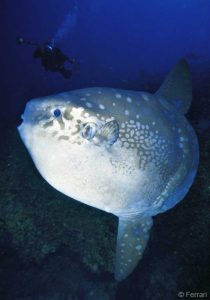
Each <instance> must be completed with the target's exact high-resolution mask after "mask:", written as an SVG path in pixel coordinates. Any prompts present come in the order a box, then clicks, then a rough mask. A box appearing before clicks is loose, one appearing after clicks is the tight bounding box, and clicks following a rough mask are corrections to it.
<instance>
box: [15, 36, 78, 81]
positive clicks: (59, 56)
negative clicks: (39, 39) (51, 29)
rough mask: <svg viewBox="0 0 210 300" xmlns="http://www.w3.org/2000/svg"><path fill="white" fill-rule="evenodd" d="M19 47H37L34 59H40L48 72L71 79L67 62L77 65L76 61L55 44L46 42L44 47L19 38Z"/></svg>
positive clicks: (70, 71)
mask: <svg viewBox="0 0 210 300" xmlns="http://www.w3.org/2000/svg"><path fill="white" fill-rule="evenodd" d="M17 42H18V44H19V45H31V46H36V49H35V51H34V53H33V57H34V58H40V59H41V64H42V66H43V68H44V69H45V70H46V71H52V72H59V73H61V74H62V75H63V77H64V78H66V79H69V78H70V77H71V76H72V70H69V69H66V68H65V62H69V63H71V64H75V62H76V61H75V59H73V58H71V59H70V58H69V57H68V56H66V55H65V54H64V53H63V52H62V51H61V50H60V49H59V48H58V47H55V45H54V43H53V42H46V43H44V44H43V45H39V44H37V43H33V42H30V41H26V40H24V39H23V38H22V37H18V38H17Z"/></svg>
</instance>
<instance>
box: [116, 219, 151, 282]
mask: <svg viewBox="0 0 210 300" xmlns="http://www.w3.org/2000/svg"><path fill="white" fill-rule="evenodd" d="M152 223H153V222H152V218H151V217H148V216H147V217H145V216H142V215H135V216H120V217H119V224H118V235H117V250H116V262H115V279H116V280H118V281H121V280H123V279H124V278H126V277H127V276H128V275H129V274H130V273H131V272H132V271H133V269H134V268H135V267H136V265H137V264H138V262H139V260H140V259H141V257H142V255H143V252H144V249H145V247H146V245H147V241H148V239H149V229H150V228H151V226H152Z"/></svg>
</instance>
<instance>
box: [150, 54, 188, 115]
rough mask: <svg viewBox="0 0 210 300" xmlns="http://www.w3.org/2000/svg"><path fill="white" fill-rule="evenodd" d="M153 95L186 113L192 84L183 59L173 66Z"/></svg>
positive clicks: (186, 64)
mask: <svg viewBox="0 0 210 300" xmlns="http://www.w3.org/2000/svg"><path fill="white" fill-rule="evenodd" d="M155 95H156V96H158V98H164V99H165V100H167V101H169V102H170V103H173V104H174V105H175V106H176V108H177V109H178V110H179V111H180V112H182V113H183V114H186V113H187V112H188V110H189V108H190V104H191V101H192V83H191V74H190V70H189V66H188V63H187V61H186V60H185V59H181V60H180V61H179V62H178V63H177V64H176V65H175V67H174V68H173V69H172V70H171V72H170V73H169V74H168V76H167V77H166V79H165V81H164V82H163V84H162V85H161V87H160V89H159V90H158V91H157V92H156V94H155Z"/></svg>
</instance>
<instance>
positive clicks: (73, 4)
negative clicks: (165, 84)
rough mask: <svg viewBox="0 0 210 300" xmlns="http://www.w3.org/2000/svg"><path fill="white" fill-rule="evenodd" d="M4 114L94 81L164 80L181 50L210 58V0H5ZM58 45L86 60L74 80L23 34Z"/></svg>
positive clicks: (199, 62) (194, 60) (195, 58)
mask: <svg viewBox="0 0 210 300" xmlns="http://www.w3.org/2000/svg"><path fill="white" fill-rule="evenodd" d="M0 6H1V10H0V14H1V15H0V17H1V24H2V26H1V28H0V33H1V49H0V51H1V56H0V65H1V91H0V93H1V94H0V98H1V99H4V101H3V102H4V103H5V101H6V105H5V107H4V109H3V110H0V116H1V119H2V118H3V119H4V120H5V121H14V119H15V120H17V119H18V116H19V114H20V113H21V112H22V110H23V107H24V104H25V102H26V101H27V99H28V98H31V97H35V96H40V95H46V94H51V93H53V92H58V91H63V90H69V89H73V88H78V87H87V86H115V87H123V88H124V87H125V88H132V89H134V88H135V89H139V88H141V87H143V86H144V85H145V84H151V85H152V84H154V87H158V85H159V84H160V82H161V81H162V78H163V77H164V76H165V74H166V72H167V71H168V70H169V69H170V68H171V66H172V65H174V64H175V63H176V61H177V60H178V59H179V58H180V57H187V58H188V60H189V62H190V64H191V68H192V69H193V70H196V68H198V69H199V70H200V67H201V68H204V69H205V68H206V67H207V65H208V66H209V65H210V39H209V36H210V2H209V1H208V0H175V1H169V0H142V1H139V0H130V1H129V2H128V1H127V0H120V1H119V0H116V1H113V0H100V1H98V0H91V1H88V0H77V1H76V0H73V1H67V0H64V1H62V2H61V1H60V0H53V1H50V0H47V1H44V2H43V3H41V2H40V1H34V0H31V1H26V0H20V1H18V4H17V3H16V2H14V1H1V4H0ZM19 35H22V36H23V37H24V38H26V39H28V40H31V41H34V42H38V43H43V42H44V41H46V40H53V39H54V40H55V41H56V42H57V45H58V46H59V47H61V49H62V50H63V51H64V52H65V53H66V54H67V55H69V56H73V57H75V58H76V59H77V61H78V62H79V63H80V70H79V72H76V74H75V75H74V76H73V78H72V79H71V80H70V81H67V80H64V79H63V78H62V77H61V75H60V74H56V73H52V74H51V73H50V72H48V73H47V72H45V71H44V70H43V69H42V68H41V66H40V62H39V61H35V60H34V59H33V58H32V53H33V50H34V49H32V47H29V46H28V47H27V46H25V47H20V46H19V45H17V44H16V37H17V36H19Z"/></svg>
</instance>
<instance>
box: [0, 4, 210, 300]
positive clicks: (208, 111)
mask: <svg viewBox="0 0 210 300" xmlns="http://www.w3.org/2000/svg"><path fill="white" fill-rule="evenodd" d="M0 22H1V26H0V54H1V55H0V74H1V75H0V103H1V108H0V125H1V128H3V129H4V127H5V128H7V127H9V128H12V129H10V131H6V130H5V131H4V130H2V131H1V141H4V143H3V144H4V145H2V146H1V148H0V155H1V156H2V157H3V158H2V157H1V158H0V171H1V173H0V180H1V179H2V178H3V179H2V180H3V181H2V182H9V183H11V181H12V180H13V182H12V183H11V186H10V187H9V188H8V189H9V192H8V193H6V192H5V191H7V189H6V188H5V186H1V187H0V201H2V199H6V198H4V197H3V196H2V195H5V197H10V196H11V197H13V198H12V199H14V197H17V203H19V202H20V203H21V201H19V202H18V200H20V199H22V198H21V197H22V196H21V195H22V194H21V193H23V194H24V195H26V196H28V195H30V193H31V189H32V190H33V184H35V185H36V187H37V186H38V187H39V185H40V189H41V188H42V193H43V194H44V193H45V189H46V190H47V189H48V188H49V187H48V185H47V184H46V186H44V184H45V183H43V181H42V180H41V179H40V178H39V177H38V175H37V173H35V171H34V169H33V166H32V165H30V162H29V159H28V160H27V158H28V157H27V155H26V153H25V152H24V151H25V150H24V149H23V146H22V145H21V144H20V141H19V140H18V137H17V135H16V136H15V134H16V133H14V132H15V130H14V128H15V127H16V126H17V125H18V124H19V123H20V116H21V114H22V112H23V110H24V107H25V104H26V102H27V101H28V100H29V99H31V98H35V97H40V96H46V95H48V94H53V93H58V92H62V91H68V90H72V89H77V88H84V87H90V86H108V87H117V88H125V89H132V90H147V91H150V92H154V91H156V90H157V89H158V88H159V86H160V84H161V82H162V81H163V79H164V78H165V76H166V74H167V72H168V71H169V70H170V69H171V68H172V66H173V65H174V64H175V63H176V62H177V61H178V60H179V59H180V58H186V59H187V61H188V63H189V65H190V69H191V71H192V78H193V89H194V99H193V105H192V107H193V109H192V110H191V111H190V114H189V116H190V118H191V121H192V123H193V126H195V129H196V130H197V133H198V134H199V140H201V141H202V143H201V151H202V146H203V149H204V148H205V149H209V148H207V142H206V141H207V140H209V136H210V131H209V130H210V125H209V124H210V117H209V116H210V100H209V99H210V0H45V1H37V0H36V1H35V0H18V1H17V0H16V1H14V0H13V1H12V0H1V1H0ZM18 36H23V37H24V38H25V39H26V40H29V41H32V42H36V43H44V42H46V41H53V42H54V43H55V45H56V46H58V47H59V48H61V49H62V51H63V52H64V53H65V54H66V55H68V56H69V57H74V58H75V59H76V61H77V62H78V64H79V68H78V69H77V70H75V71H74V72H73V76H72V78H71V79H70V80H66V79H65V78H63V77H62V76H61V74H59V73H55V72H46V71H45V70H44V69H43V68H42V66H41V63H40V61H39V60H35V59H34V58H33V51H34V49H35V48H34V47H33V46H29V45H28V46H27V45H18V44H17V42H16V38H17V37H18ZM196 126H197V127H196ZM204 133H205V135H204ZM8 134H11V136H8ZM206 136H208V139H207V138H206ZM11 141H12V142H11ZM13 143H14V144H15V146H14V144H13ZM16 146H17V149H18V151H17V154H16ZM9 151H10V152H9ZM8 153H9V155H8ZM202 153H204V150H203V152H202ZM208 153H209V152H208ZM18 155H20V156H21V155H22V156H23V157H24V159H25V160H24V163H23V165H24V166H23V167H22V164H21V163H20V161H18V159H17V160H16V158H17V157H18ZM16 156H17V157H16ZM22 156H21V157H22ZM201 157H202V155H201ZM203 157H204V158H203V161H202V159H201V163H203V165H202V166H203V168H204V166H205V164H206V165H207V166H209V167H208V168H207V167H206V169H208V170H209V169H210V164H209V160H208V159H207V155H206V154H205V153H204V154H203ZM13 162H14V164H17V165H16V166H15V167H14V168H13V165H12V163H13ZM25 162H26V163H25ZM204 162H205V163H204ZM25 164H26V165H27V164H28V165H27V166H29V170H30V171H28V172H29V173H27V172H26V173H27V174H25V173H24V172H25V169H24V168H26V167H25ZM8 168H10V169H9V171H8ZM21 168H23V169H21ZM204 169H205V168H204ZM206 169H205V170H206ZM14 170H15V171H14ZM202 171H203V169H202ZM15 172H17V173H18V172H19V173H18V176H19V177H18V178H17V180H16V179H15V176H17V173H15ZM30 172H31V173H30ZM2 174H3V175H2ZM28 174H29V175H28ZM208 174H209V173H208ZM30 176H34V178H35V179H34V182H35V181H36V180H37V181H36V183H34V182H33V180H32V183H31V181H30V178H31V177H30ZM36 176H37V177H36ZM202 176H203V177H202ZM202 176H200V177H199V178H202V179H199V180H203V181H202V185H201V189H200V188H197V189H195V191H196V192H195V193H194V195H191V197H192V201H191V202H190V203H191V204H190V205H189V202H188V203H187V204H186V203H185V204H183V207H182V208H183V211H184V212H183V215H182V211H179V210H177V211H176V210H174V212H173V211H172V212H169V213H168V215H167V214H165V215H163V216H161V218H162V219H161V220H162V221H160V220H159V219H158V217H157V219H156V221H155V224H156V225H155V226H154V235H153V234H152V235H151V242H150V246H149V250H148V252H146V253H145V256H144V259H143V260H142V262H141V265H140V267H139V268H138V269H136V271H135V272H134V274H133V275H131V277H130V278H128V280H127V281H126V282H122V283H120V284H119V286H117V285H116V283H114V281H113V278H112V274H111V273H108V272H107V273H106V272H105V274H104V273H103V274H97V272H95V273H94V272H93V273H91V271H90V269H88V268H87V267H86V265H85V264H83V260H82V258H81V257H78V256H77V255H76V254H75V253H73V254H72V253H71V254H68V249H66V248H65V247H64V248H62V247H63V245H61V247H60V248H59V250H58V251H57V252H56V253H55V254H54V253H53V254H52V253H51V254H52V255H51V256H50V255H49V257H48V256H47V258H46V260H45V261H44V262H43V264H42V263H41V264H40V265H38V266H37V265H36V264H35V263H34V262H32V264H30V265H29V266H28V265H27V267H25V265H24V262H23V261H22V260H21V259H20V257H19V253H18V251H17V249H16V247H15V246H14V248H13V244H12V249H11V243H10V240H12V237H11V236H10V235H9V236H6V237H5V239H3V240H1V239H2V236H1V225H2V223H1V212H0V300H48V299H49V300H69V299H77V300H80V299H84V300H86V299H97V300H103V299H119V300H123V299H126V300H127V299H130V300H133V299H134V300H135V299H136V300H138V299H140V300H141V299H143V300H144V299H149V300H150V299H151V300H153V299H155V300H159V299H167V300H175V299H178V298H177V292H179V291H182V290H183V291H187V290H189V291H192V292H206V290H207V285H206V282H207V276H208V274H207V273H208V272H209V264H210V263H209V259H207V256H208V253H209V251H210V249H209V242H208V238H209V237H208V227H207V225H206V224H207V223H205V222H207V221H206V220H207V212H208V211H209V202H208V199H209V196H208V197H207V195H209V194H208V193H209V189H207V188H206V186H207V185H205V180H206V178H207V175H206V173H205V174H204V175H203V174H202ZM205 176H206V177H205ZM209 176H210V175H209ZM208 179H209V177H208ZM39 180H40V182H39ZM37 182H38V183H37ZM199 182H200V181H199ZM0 183H1V181H0ZM21 184H22V185H23V189H22V190H21V193H19V192H18V191H19V190H18V189H17V190H16V188H17V186H18V187H19V188H20V186H21ZM24 184H25V185H26V188H25V185H24ZM42 184H43V186H44V187H43V186H42ZM24 188H25V190H24ZM205 188H206V190H205ZM27 189H28V190H27ZM4 192H5V194H4ZM51 193H52V194H51ZM53 193H54V191H51V190H50V188H49V190H47V191H46V194H47V195H48V196H49V197H48V198H47V199H48V201H49V203H50V201H54V200H55V199H54V197H55V196H54V194H53ZM196 193H197V194H196ZM8 195H9V196H8ZM195 195H196V197H197V198H196V197H195ZM44 196H45V195H44ZM44 196H43V197H44ZM193 196H194V197H195V198H196V201H194V200H195V198H193ZM18 197H19V198H18ZM37 197H38V196H37ZM58 197H59V196H58ZM202 197H203V198H202ZM205 197H206V198H205ZM15 199H16V198H15ZM61 200H63V199H61ZM197 200H198V201H197ZM32 202H33V201H32ZM61 203H62V201H61ZM0 204H1V203H0ZM32 204H33V203H32ZM27 205H28V206H29V207H30V205H31V203H30V201H29V204H27ZM47 205H48V204H47ZM204 205H205V206H204ZM61 206H62V204H61ZM6 207H7V206H6ZM8 207H9V208H8V211H6V213H8V215H9V213H11V214H12V213H13V209H14V207H12V204H11V207H10V206H8ZM18 207H19V206H18V205H17V211H18V209H19V208H18ZM189 207H191V208H189ZM44 209H46V211H47V209H48V208H47V207H45V208H44ZM20 211H21V209H20ZM29 211H30V212H31V210H29ZM55 211H56V210H55ZM75 211H77V208H75ZM90 214H91V213H90ZM173 214H174V215H173ZM55 215H56V212H55ZM16 217H17V216H16ZM21 217H22V215H21ZM46 218H47V215H46ZM104 218H105V216H104ZM3 219H4V218H3ZM89 219H91V215H90V217H89ZM9 220H10V221H11V220H12V218H9ZM111 221H112V220H111ZM111 221H110V223H108V221H107V223H106V221H104V224H109V225H107V227H108V229H107V232H108V231H109V230H110V232H112V233H113V230H112V229H113V228H114V225H113V223H111ZM20 222H21V221H20ZM22 222H23V223H24V220H23V221H22ZM92 222H93V223H94V221H93V220H92ZM161 222H162V223H161ZM170 222H171V223H170ZM196 222H197V223H196ZM35 223H36V222H35ZM43 223H45V218H44V217H43ZM93 223H90V224H91V226H92V228H94V227H95V226H97V225H95V224H93ZM11 224H12V225H13V223H12V221H11ZM90 224H89V225H90ZM110 224H111V225H110ZM197 224H198V226H197ZM7 225H8V224H7ZM9 225H10V223H9ZM9 225H8V226H9ZM12 225H11V227H12ZM24 226H25V223H24ZM28 226H29V227H30V226H32V225H31V224H29V225H28ZM104 226H105V225H104ZM109 226H110V228H111V229H110V228H109ZM26 228H28V227H27V226H26ZM32 228H33V226H32ZM29 229H30V228H29ZM165 229H166V230H165ZM46 230H47V229H46ZM66 230H67V232H68V229H66ZM167 230H168V231H167ZM75 232H76V233H75V235H76V236H77V230H75ZM21 233H22V231H21ZM33 234H34V233H33ZM158 234H159V235H158ZM113 236H115V235H114V233H113ZM32 237H33V235H32ZM21 238H22V236H21ZM30 238H31V237H30V230H29V240H30ZM97 238H98V240H99V237H97ZM160 238H161V243H160V242H159V240H158V239H160ZM187 238H189V241H190V242H186V240H187ZM26 239H27V237H26ZM91 239H92V240H93V241H94V240H95V236H94V233H93V232H91V235H90V240H91ZM78 240H79V239H78ZM98 240H97V241H98ZM72 241H74V240H73V239H72ZM187 241H188V240H187ZM8 245H9V246H8ZM113 245H114V238H113ZM80 247H81V248H82V247H85V243H84V245H83V244H82V245H80ZM7 249H9V251H8V252H7ZM177 249H178V250H177ZM52 252H53V251H52ZM200 252H201V253H200ZM100 254H101V253H100ZM206 274H207V275H206ZM80 285H81V291H80ZM69 287H70V288H69ZM78 290H79V291H78ZM92 291H94V293H95V294H93V295H92V294H91V293H92ZM175 291H176V292H175ZM3 292H4V294H3ZM97 293H98V294H97ZM5 295H10V296H8V297H6V296H5ZM14 295H16V297H15V296H14ZM97 295H98V296H97ZM106 297H107V298H106Z"/></svg>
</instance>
